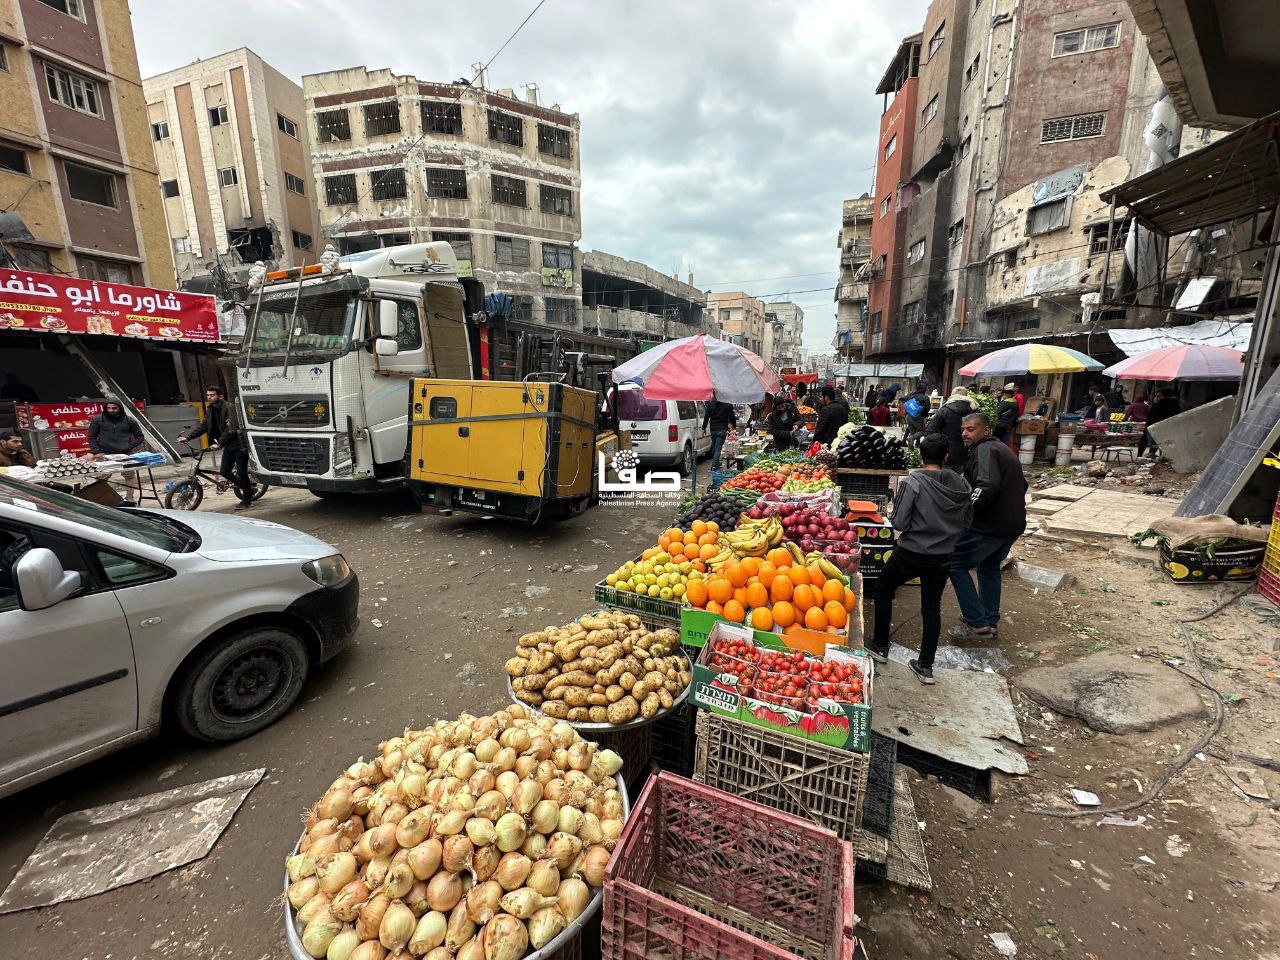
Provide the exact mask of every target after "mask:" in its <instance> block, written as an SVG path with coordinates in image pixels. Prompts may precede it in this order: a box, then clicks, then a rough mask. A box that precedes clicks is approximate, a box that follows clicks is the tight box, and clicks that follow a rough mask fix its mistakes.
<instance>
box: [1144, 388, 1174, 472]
mask: <svg viewBox="0 0 1280 960" xmlns="http://www.w3.org/2000/svg"><path fill="white" fill-rule="evenodd" d="M1181 412H1182V404H1181V403H1179V402H1178V396H1177V394H1175V393H1174V392H1173V390H1172V388H1170V387H1161V388H1160V390H1158V391H1157V392H1156V402H1155V403H1153V404H1152V405H1151V407H1150V409H1149V410H1147V421H1146V426H1144V427H1143V428H1142V436H1141V437H1140V438H1139V439H1138V456H1142V455H1143V454H1144V453H1145V452H1146V450H1147V448H1148V447H1150V448H1151V452H1152V454H1153V455H1154V454H1156V453H1159V447H1157V446H1156V442H1155V441H1154V440H1152V439H1151V425H1152V424H1153V423H1159V422H1160V421H1161V420H1168V419H1169V418H1170V417H1176V416H1177V415H1178V414H1180V413H1181Z"/></svg>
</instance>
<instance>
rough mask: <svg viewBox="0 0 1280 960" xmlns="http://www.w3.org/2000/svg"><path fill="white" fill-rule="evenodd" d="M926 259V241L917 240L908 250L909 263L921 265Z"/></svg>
mask: <svg viewBox="0 0 1280 960" xmlns="http://www.w3.org/2000/svg"><path fill="white" fill-rule="evenodd" d="M923 259H924V241H923V240H917V241H916V242H915V243H913V244H912V245H911V246H910V247H909V248H908V249H907V263H919V262H920V261H921V260H923Z"/></svg>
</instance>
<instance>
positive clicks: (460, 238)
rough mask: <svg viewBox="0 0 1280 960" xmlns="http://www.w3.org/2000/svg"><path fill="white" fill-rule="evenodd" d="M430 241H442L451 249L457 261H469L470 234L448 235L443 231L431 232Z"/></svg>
mask: <svg viewBox="0 0 1280 960" xmlns="http://www.w3.org/2000/svg"><path fill="white" fill-rule="evenodd" d="M431 239H432V240H443V241H444V242H445V243H447V244H449V246H451V247H453V255H454V256H455V257H457V258H458V259H459V260H470V259H471V234H469V233H449V232H446V231H443V230H433V231H432V232H431Z"/></svg>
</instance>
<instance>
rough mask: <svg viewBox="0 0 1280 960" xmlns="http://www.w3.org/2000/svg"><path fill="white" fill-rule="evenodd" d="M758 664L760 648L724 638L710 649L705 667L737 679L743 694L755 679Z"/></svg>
mask: <svg viewBox="0 0 1280 960" xmlns="http://www.w3.org/2000/svg"><path fill="white" fill-rule="evenodd" d="M759 662H760V648H759V647H757V646H756V645H755V644H754V643H751V642H750V641H747V640H737V639H731V638H724V639H720V640H717V641H716V642H715V646H713V647H712V648H711V656H710V658H709V659H708V660H707V666H709V667H710V668H711V669H712V670H714V671H716V672H717V673H728V674H732V675H733V676H735V677H737V678H738V687H739V689H741V690H742V691H743V692H746V691H747V690H749V689H750V688H751V684H752V683H753V682H754V681H755V678H756V666H755V665H756V664H757V663H759Z"/></svg>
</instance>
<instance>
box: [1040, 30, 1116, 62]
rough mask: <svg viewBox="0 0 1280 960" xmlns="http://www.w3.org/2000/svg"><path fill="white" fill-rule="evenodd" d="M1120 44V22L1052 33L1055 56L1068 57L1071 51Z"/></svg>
mask: <svg viewBox="0 0 1280 960" xmlns="http://www.w3.org/2000/svg"><path fill="white" fill-rule="evenodd" d="M1118 46H1120V24H1118V23H1106V24H1102V25H1101V26H1097V27H1082V28H1081V29H1079V30H1064V31H1063V32H1062V33H1055V34H1054V35H1053V54H1052V56H1055V57H1069V56H1071V55H1072V54H1073V53H1092V52H1093V51H1094V50H1106V49H1108V48H1109V47H1118Z"/></svg>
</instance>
